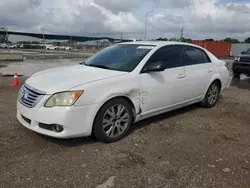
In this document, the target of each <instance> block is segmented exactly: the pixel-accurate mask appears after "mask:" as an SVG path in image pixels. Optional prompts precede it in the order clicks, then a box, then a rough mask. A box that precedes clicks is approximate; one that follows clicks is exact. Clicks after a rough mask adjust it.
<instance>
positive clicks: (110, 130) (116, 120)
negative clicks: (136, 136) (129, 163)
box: [93, 98, 133, 142]
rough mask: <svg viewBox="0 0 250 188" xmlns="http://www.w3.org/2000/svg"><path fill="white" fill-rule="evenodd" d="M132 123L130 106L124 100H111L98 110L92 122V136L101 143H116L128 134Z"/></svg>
mask: <svg viewBox="0 0 250 188" xmlns="http://www.w3.org/2000/svg"><path fill="white" fill-rule="evenodd" d="M132 121H133V111H132V107H131V105H130V104H129V103H128V102H127V101H126V100H124V99H120V98H117V99H113V100H111V101H108V102H107V103H106V104H104V105H103V107H102V108H101V109H100V110H99V112H98V114H97V116H96V118H95V122H94V130H93V133H94V136H95V137H96V138H98V139H99V140H100V141H102V142H116V141H118V140H120V139H122V138H123V137H124V136H125V135H126V134H127V133H128V131H129V129H130V127H131V124H132Z"/></svg>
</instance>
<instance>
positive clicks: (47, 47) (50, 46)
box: [46, 45, 58, 50]
mask: <svg viewBox="0 0 250 188" xmlns="http://www.w3.org/2000/svg"><path fill="white" fill-rule="evenodd" d="M57 49H58V46H53V45H47V46H46V50H57Z"/></svg>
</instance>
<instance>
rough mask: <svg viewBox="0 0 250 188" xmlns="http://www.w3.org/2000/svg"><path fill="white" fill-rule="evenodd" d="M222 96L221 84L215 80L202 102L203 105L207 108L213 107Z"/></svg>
mask: <svg viewBox="0 0 250 188" xmlns="http://www.w3.org/2000/svg"><path fill="white" fill-rule="evenodd" d="M219 96H220V84H219V83H218V82H216V81H215V82H213V83H212V84H211V85H210V86H209V88H208V90H207V93H206V95H205V97H204V99H203V101H202V103H201V105H202V106H203V107H205V108H212V107H214V106H215V105H216V103H217V101H218V99H219Z"/></svg>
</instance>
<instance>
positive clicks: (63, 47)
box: [58, 46, 72, 50]
mask: <svg viewBox="0 0 250 188" xmlns="http://www.w3.org/2000/svg"><path fill="white" fill-rule="evenodd" d="M58 49H59V50H72V48H71V47H69V46H59V47H58Z"/></svg>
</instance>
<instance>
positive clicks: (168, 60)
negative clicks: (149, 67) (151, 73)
mask: <svg viewBox="0 0 250 188" xmlns="http://www.w3.org/2000/svg"><path fill="white" fill-rule="evenodd" d="M159 61H160V62H164V65H165V68H166V69H171V68H175V67H181V66H184V60H183V58H182V48H181V46H180V45H175V46H166V47H163V48H160V49H159V50H158V51H156V52H155V53H154V54H153V55H152V56H151V57H150V59H149V61H148V62H147V64H148V63H150V64H151V63H152V64H153V63H157V62H159Z"/></svg>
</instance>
